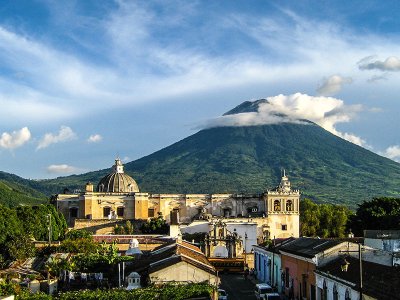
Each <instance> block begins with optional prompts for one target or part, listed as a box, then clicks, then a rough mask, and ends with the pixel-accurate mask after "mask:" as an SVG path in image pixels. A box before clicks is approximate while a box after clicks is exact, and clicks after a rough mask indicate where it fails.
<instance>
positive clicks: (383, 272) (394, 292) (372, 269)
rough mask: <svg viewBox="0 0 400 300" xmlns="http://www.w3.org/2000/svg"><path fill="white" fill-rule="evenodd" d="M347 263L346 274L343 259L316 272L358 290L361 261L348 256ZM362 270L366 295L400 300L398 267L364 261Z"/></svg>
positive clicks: (399, 273) (334, 261) (339, 258)
mask: <svg viewBox="0 0 400 300" xmlns="http://www.w3.org/2000/svg"><path fill="white" fill-rule="evenodd" d="M346 261H347V262H348V263H349V264H348V268H347V271H346V272H345V271H342V268H341V265H342V264H343V257H338V258H336V259H335V260H333V261H331V262H329V263H327V264H326V265H324V266H322V267H319V268H318V269H317V270H316V271H315V272H316V273H317V274H320V275H323V276H325V277H331V278H333V279H337V278H339V279H340V280H341V281H342V283H343V284H346V285H348V283H349V282H351V283H353V284H354V285H356V289H358V287H359V278H360V277H359V276H360V275H359V274H360V263H359V260H358V259H356V258H354V257H351V256H347V257H346ZM362 270H363V291H364V293H365V294H367V295H368V296H371V297H374V298H376V299H400V284H399V283H400V269H399V268H398V267H390V266H385V265H380V264H376V263H372V262H368V261H363V262H362Z"/></svg>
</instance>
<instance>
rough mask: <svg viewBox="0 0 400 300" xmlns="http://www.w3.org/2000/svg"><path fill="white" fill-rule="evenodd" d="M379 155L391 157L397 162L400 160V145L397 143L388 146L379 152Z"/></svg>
mask: <svg viewBox="0 0 400 300" xmlns="http://www.w3.org/2000/svg"><path fill="white" fill-rule="evenodd" d="M381 155H383V156H386V157H387V158H390V159H393V160H395V161H397V162H400V146H399V145H394V146H390V147H388V148H387V149H386V150H385V152H383V153H381Z"/></svg>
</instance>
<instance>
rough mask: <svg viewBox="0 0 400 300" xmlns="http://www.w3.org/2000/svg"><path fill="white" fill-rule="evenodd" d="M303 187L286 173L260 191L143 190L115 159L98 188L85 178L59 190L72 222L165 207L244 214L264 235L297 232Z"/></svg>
mask: <svg viewBox="0 0 400 300" xmlns="http://www.w3.org/2000/svg"><path fill="white" fill-rule="evenodd" d="M299 198H300V192H299V191H298V190H294V189H292V188H291V186H290V181H289V179H288V177H287V176H286V174H283V177H282V179H281V182H280V184H279V185H278V186H277V187H276V188H274V189H271V190H266V191H265V192H264V193H261V194H154V193H146V192H140V191H139V187H138V185H137V184H136V182H135V180H134V179H133V178H131V177H130V176H129V175H127V174H125V173H124V168H123V165H122V162H121V160H119V159H116V160H115V164H114V166H113V167H112V171H111V173H110V174H108V175H107V176H105V177H104V178H103V179H101V181H100V182H99V184H98V185H97V189H96V191H95V189H94V185H93V184H92V183H90V182H89V183H87V184H86V189H85V192H83V193H80V194H59V195H57V201H56V202H57V209H58V210H59V211H60V212H62V213H63V214H64V216H65V218H66V220H67V222H68V223H69V224H70V225H71V226H73V224H74V220H75V219H148V218H151V217H154V216H157V215H158V213H161V214H162V215H163V216H165V218H166V220H167V221H168V222H171V221H172V222H173V223H174V222H178V223H186V224H188V223H191V222H192V221H193V220H196V219H200V218H212V217H222V218H229V219H232V218H246V219H252V221H253V222H256V223H257V224H259V230H260V234H261V235H263V236H264V237H268V238H273V237H274V236H275V237H276V238H278V237H290V236H294V237H298V236H299Z"/></svg>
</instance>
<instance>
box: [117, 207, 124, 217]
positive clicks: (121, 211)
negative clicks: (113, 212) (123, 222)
mask: <svg viewBox="0 0 400 300" xmlns="http://www.w3.org/2000/svg"><path fill="white" fill-rule="evenodd" d="M117 216H118V217H123V216H124V208H123V207H117Z"/></svg>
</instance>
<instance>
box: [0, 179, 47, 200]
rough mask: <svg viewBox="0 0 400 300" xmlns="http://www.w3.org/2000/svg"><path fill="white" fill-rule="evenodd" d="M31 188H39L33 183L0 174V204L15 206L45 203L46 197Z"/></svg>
mask: <svg viewBox="0 0 400 300" xmlns="http://www.w3.org/2000/svg"><path fill="white" fill-rule="evenodd" d="M31 186H36V188H39V186H38V185H36V184H35V182H34V181H31V180H28V179H23V178H21V177H18V176H16V175H13V174H8V173H5V172H0V204H4V205H7V206H17V205H34V204H40V203H45V202H46V201H47V197H46V196H45V195H44V194H43V193H41V192H39V191H38V190H36V189H35V188H33V187H31Z"/></svg>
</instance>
